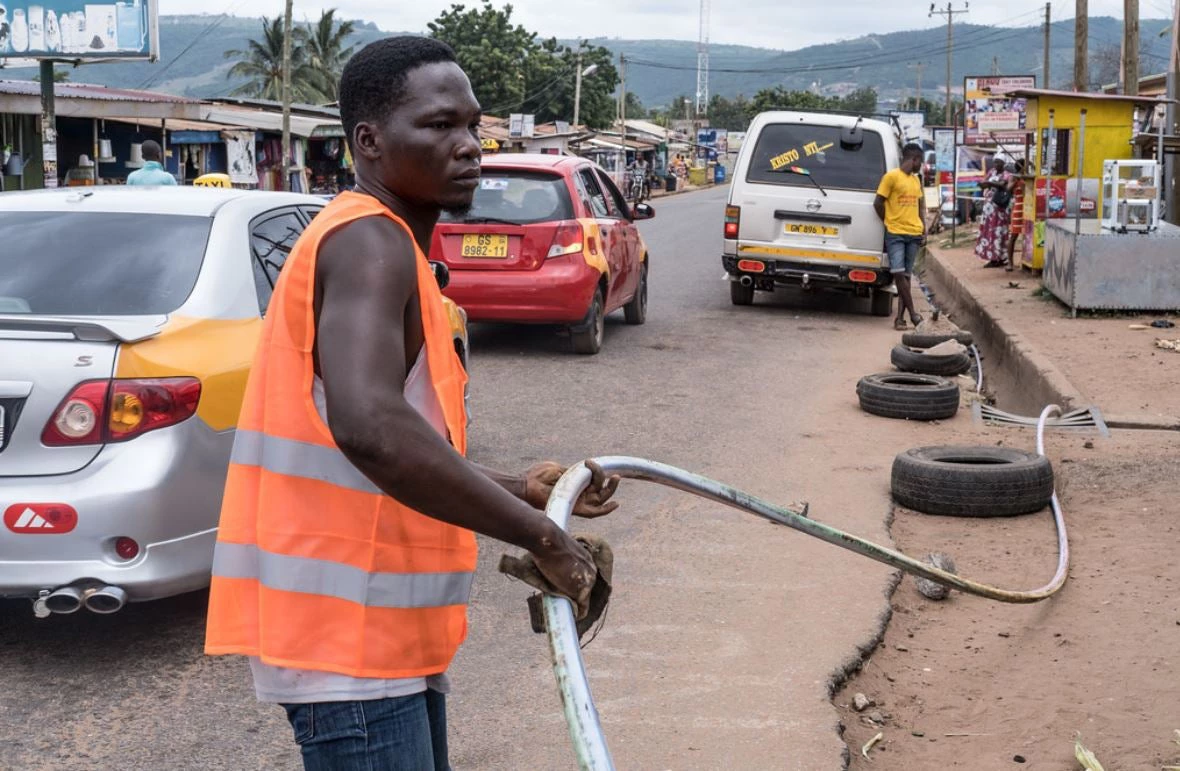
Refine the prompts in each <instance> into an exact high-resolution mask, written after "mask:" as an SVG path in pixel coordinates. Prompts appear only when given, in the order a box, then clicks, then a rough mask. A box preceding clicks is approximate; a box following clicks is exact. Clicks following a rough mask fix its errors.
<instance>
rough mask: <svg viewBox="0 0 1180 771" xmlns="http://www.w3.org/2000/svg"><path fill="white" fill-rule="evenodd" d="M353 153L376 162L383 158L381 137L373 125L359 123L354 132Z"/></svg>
mask: <svg viewBox="0 0 1180 771" xmlns="http://www.w3.org/2000/svg"><path fill="white" fill-rule="evenodd" d="M352 147H353V152H354V154H356V155H359V156H361V157H363V158H365V159H366V160H370V161H375V160H377V159H378V158H380V157H381V136H380V134H379V133H378V132H377V130H376V127H375V126H373V124H371V123H364V122H361V123H358V124H356V128H354V129H353V130H352Z"/></svg>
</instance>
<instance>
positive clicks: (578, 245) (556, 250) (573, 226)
mask: <svg viewBox="0 0 1180 771" xmlns="http://www.w3.org/2000/svg"><path fill="white" fill-rule="evenodd" d="M584 239H585V233H583V232H582V225H581V224H580V223H577V222H566V223H564V224H561V225H558V226H557V232H555V233H554V234H553V245H552V246H550V247H549V254H547V255H545V257H546V259H548V258H550V257H561V256H563V255H566V254H581V253H582V245H583V242H584Z"/></svg>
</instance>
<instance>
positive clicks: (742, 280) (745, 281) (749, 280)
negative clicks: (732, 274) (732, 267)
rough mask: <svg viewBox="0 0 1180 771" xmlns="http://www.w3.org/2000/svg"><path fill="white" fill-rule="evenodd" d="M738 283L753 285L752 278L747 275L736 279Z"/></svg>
mask: <svg viewBox="0 0 1180 771" xmlns="http://www.w3.org/2000/svg"><path fill="white" fill-rule="evenodd" d="M738 283H739V284H741V285H742V286H754V279H752V278H750V277H749V276H742V277H741V278H740V279H738Z"/></svg>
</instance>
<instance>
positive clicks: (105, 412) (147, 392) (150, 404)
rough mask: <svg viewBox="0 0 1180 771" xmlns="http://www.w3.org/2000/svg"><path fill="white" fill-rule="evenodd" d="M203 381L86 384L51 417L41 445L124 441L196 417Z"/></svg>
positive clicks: (181, 380)
mask: <svg viewBox="0 0 1180 771" xmlns="http://www.w3.org/2000/svg"><path fill="white" fill-rule="evenodd" d="M200 399H201V381H199V380H197V379H196V378H191V377H168V378H155V379H141V380H91V381H87V382H85V383H80V384H79V385H78V386H77V387H76V388H74V390H73V391H72V392H70V395H69V396H67V397H66V398H65V400H64V401H63V402H62V403H61V406H60V407H58V408H57V411H56V412H55V413H54V414H53V417H52V418H50V419H49V423H47V424H46V426H45V429H44V431H42V432H41V442H42V444H45V445H46V446H49V447H64V446H76V445H86V444H102V443H103V442H122V441H126V440H128V439H132V438H134V437H136V436H139V435H140V434H144V433H147V432H148V431H153V430H155V429H157V428H165V427H167V426H172V425H175V424H177V423H180V422H181V421H184V420H187V419H188V418H190V417H192V416H193V414H194V413H195V412H196V411H197V403H198V402H199V401H200Z"/></svg>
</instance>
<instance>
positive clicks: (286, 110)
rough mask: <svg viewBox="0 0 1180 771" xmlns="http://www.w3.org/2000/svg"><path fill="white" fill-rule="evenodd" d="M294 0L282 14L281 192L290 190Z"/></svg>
mask: <svg viewBox="0 0 1180 771" xmlns="http://www.w3.org/2000/svg"><path fill="white" fill-rule="evenodd" d="M293 5H294V0H287V9H286V10H285V11H284V12H283V163H282V169H283V190H288V191H289V190H290V189H291V13H292V11H293V8H292V6H293Z"/></svg>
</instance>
